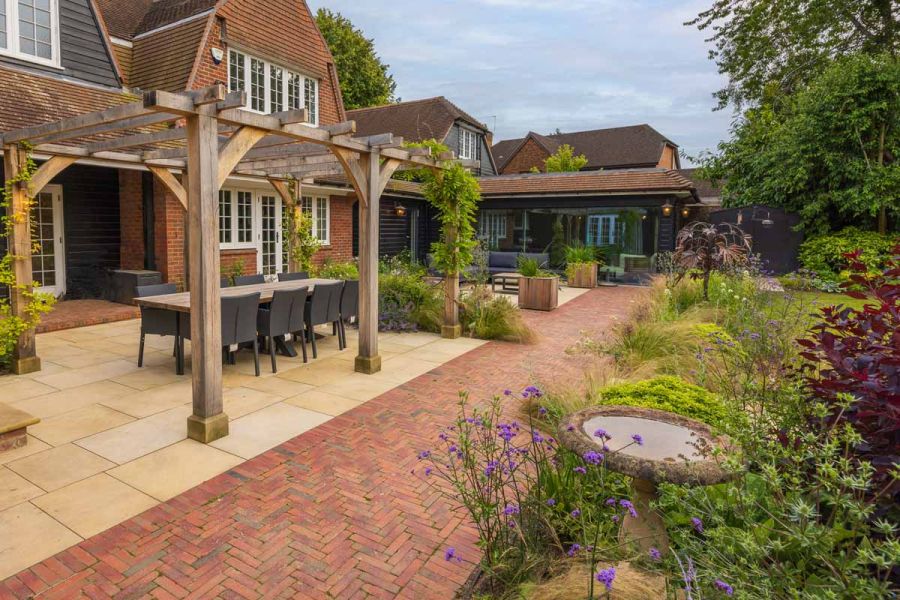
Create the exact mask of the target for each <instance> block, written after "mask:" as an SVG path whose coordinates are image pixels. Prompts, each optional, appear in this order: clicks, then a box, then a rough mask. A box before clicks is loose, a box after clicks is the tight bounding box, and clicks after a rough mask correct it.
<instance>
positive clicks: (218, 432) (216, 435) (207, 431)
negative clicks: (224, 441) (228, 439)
mask: <svg viewBox="0 0 900 600" xmlns="http://www.w3.org/2000/svg"><path fill="white" fill-rule="evenodd" d="M187 429H188V431H187V433H188V437H189V438H191V439H192V440H197V441H198V442H200V443H202V444H209V443H210V442H214V441H216V440H218V439H221V438H223V437H225V436H227V435H228V415H226V414H225V413H221V414H218V415H216V416H214V417H209V418H206V419H204V418H203V417H198V416H197V415H191V416H190V417H188V420H187Z"/></svg>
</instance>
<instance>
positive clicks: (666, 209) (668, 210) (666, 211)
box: [662, 201, 675, 217]
mask: <svg viewBox="0 0 900 600" xmlns="http://www.w3.org/2000/svg"><path fill="white" fill-rule="evenodd" d="M673 208H675V207H674V206H672V204H671V203H670V202H668V201H667V202H666V203H665V204H663V207H662V214H663V216H664V217H671V216H672V209H673Z"/></svg>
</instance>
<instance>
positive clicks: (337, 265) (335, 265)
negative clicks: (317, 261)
mask: <svg viewBox="0 0 900 600" xmlns="http://www.w3.org/2000/svg"><path fill="white" fill-rule="evenodd" d="M314 272H315V275H316V277H321V278H322V279H359V267H357V266H356V263H355V262H331V261H328V262H326V263H325V264H323V265H322V266H321V267H319V268H317V269H315V270H314Z"/></svg>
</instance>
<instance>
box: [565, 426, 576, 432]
mask: <svg viewBox="0 0 900 600" xmlns="http://www.w3.org/2000/svg"><path fill="white" fill-rule="evenodd" d="M566 431H575V426H574V425H566Z"/></svg>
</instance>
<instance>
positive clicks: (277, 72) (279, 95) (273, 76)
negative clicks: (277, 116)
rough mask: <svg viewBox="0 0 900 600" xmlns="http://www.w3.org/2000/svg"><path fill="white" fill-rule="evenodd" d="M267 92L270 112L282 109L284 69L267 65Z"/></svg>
mask: <svg viewBox="0 0 900 600" xmlns="http://www.w3.org/2000/svg"><path fill="white" fill-rule="evenodd" d="M269 92H270V95H271V98H272V103H271V105H270V106H269V108H270V110H271V112H273V113H275V112H281V111H283V110H284V69H282V68H281V67H276V66H275V65H269Z"/></svg>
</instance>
